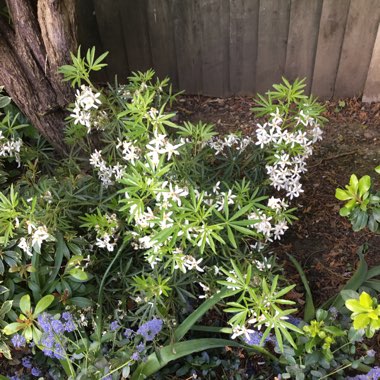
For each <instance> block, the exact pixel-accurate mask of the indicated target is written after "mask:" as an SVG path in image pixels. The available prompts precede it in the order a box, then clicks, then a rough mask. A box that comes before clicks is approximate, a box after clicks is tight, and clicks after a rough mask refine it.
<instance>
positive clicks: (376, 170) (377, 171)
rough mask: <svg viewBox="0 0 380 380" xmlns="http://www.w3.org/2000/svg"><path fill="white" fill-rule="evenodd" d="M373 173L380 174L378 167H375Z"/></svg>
mask: <svg viewBox="0 0 380 380" xmlns="http://www.w3.org/2000/svg"><path fill="white" fill-rule="evenodd" d="M375 172H376V173H377V174H380V166H377V167H376V168H375Z"/></svg>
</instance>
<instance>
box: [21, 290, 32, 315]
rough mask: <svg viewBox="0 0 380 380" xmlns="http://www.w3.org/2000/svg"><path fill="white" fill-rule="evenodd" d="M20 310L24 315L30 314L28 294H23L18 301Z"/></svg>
mask: <svg viewBox="0 0 380 380" xmlns="http://www.w3.org/2000/svg"><path fill="white" fill-rule="evenodd" d="M20 309H21V311H22V312H23V313H24V314H27V313H29V312H30V309H31V305H30V296H29V294H25V295H24V296H22V297H21V299H20Z"/></svg>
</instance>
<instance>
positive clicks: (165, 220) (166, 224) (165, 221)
mask: <svg viewBox="0 0 380 380" xmlns="http://www.w3.org/2000/svg"><path fill="white" fill-rule="evenodd" d="M172 214H173V211H169V212H166V211H164V212H163V214H162V216H161V220H160V227H161V228H162V229H165V228H170V227H171V226H173V219H171V218H170V216H171V215H172Z"/></svg>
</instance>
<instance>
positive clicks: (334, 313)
mask: <svg viewBox="0 0 380 380" xmlns="http://www.w3.org/2000/svg"><path fill="white" fill-rule="evenodd" d="M329 313H330V315H331V319H337V317H338V314H339V311H338V309H337V308H336V307H335V306H331V307H330V309H329Z"/></svg>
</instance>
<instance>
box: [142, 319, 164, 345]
mask: <svg viewBox="0 0 380 380" xmlns="http://www.w3.org/2000/svg"><path fill="white" fill-rule="evenodd" d="M162 325H163V322H162V320H161V319H157V318H154V319H152V320H151V321H148V322H146V323H144V324H143V325H141V326H140V327H139V329H138V330H137V334H139V335H141V336H142V337H143V338H144V339H145V340H146V341H148V342H149V341H152V340H153V339H154V338H155V336H156V335H157V334H158V333H159V332H160V331H161V329H162Z"/></svg>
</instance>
